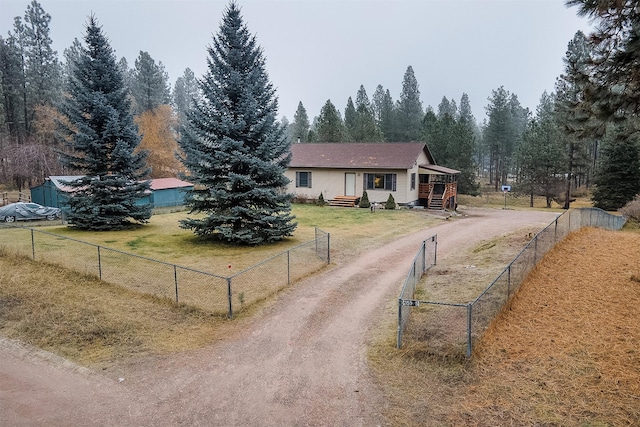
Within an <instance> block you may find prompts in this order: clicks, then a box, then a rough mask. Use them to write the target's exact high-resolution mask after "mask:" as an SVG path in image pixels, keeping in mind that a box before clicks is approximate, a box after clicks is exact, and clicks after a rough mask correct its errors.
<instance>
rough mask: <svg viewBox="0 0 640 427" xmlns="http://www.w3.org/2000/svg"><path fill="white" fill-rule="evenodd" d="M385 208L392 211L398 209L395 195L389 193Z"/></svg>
mask: <svg viewBox="0 0 640 427" xmlns="http://www.w3.org/2000/svg"><path fill="white" fill-rule="evenodd" d="M384 208H385V209H390V210H393V209H395V208H396V200H395V199H394V198H393V194H391V193H389V197H387V201H386V202H385V203H384Z"/></svg>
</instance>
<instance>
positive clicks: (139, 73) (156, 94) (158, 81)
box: [131, 51, 170, 114]
mask: <svg viewBox="0 0 640 427" xmlns="http://www.w3.org/2000/svg"><path fill="white" fill-rule="evenodd" d="M132 77H133V78H132V79H131V80H132V81H131V86H132V87H131V94H132V95H133V100H134V109H135V111H136V113H137V114H141V113H142V112H144V111H152V110H155V109H156V108H158V107H159V106H160V105H163V104H168V103H169V99H170V93H169V85H168V80H169V78H168V76H167V73H166V71H165V70H164V66H163V65H162V62H160V63H158V64H156V61H155V60H154V59H153V58H152V57H151V55H149V53H148V52H143V51H140V55H139V56H138V58H136V63H135V68H134V69H133V76H132Z"/></svg>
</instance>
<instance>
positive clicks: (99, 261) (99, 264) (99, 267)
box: [98, 246, 102, 280]
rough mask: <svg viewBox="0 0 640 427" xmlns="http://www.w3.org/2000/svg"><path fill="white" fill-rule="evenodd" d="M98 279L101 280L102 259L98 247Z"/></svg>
mask: <svg viewBox="0 0 640 427" xmlns="http://www.w3.org/2000/svg"><path fill="white" fill-rule="evenodd" d="M98 277H99V278H100V280H102V257H101V256H100V246H98Z"/></svg>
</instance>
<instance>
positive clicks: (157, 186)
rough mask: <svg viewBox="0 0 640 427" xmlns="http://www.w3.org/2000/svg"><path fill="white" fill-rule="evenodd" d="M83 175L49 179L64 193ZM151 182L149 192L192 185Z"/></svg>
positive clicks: (175, 180) (163, 180)
mask: <svg viewBox="0 0 640 427" xmlns="http://www.w3.org/2000/svg"><path fill="white" fill-rule="evenodd" d="M82 177H83V175H70V176H50V177H49V179H50V180H51V182H52V183H53V185H55V186H56V187H57V188H58V189H60V190H61V191H64V192H70V191H73V188H72V187H70V186H69V185H67V183H68V182H70V181H75V180H77V179H80V178H82ZM150 181H151V190H167V189H169V188H184V187H193V184H191V183H190V182H187V181H182V180H181V179H178V178H156V179H152V180H150Z"/></svg>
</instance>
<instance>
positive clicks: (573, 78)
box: [556, 31, 590, 209]
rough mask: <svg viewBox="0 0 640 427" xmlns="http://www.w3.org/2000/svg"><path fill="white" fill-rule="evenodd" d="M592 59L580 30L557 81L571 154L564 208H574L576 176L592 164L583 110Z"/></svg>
mask: <svg viewBox="0 0 640 427" xmlns="http://www.w3.org/2000/svg"><path fill="white" fill-rule="evenodd" d="M589 60H590V53H589V47H588V45H587V39H586V37H585V35H584V34H583V33H582V32H581V31H578V32H577V33H576V34H575V36H574V37H573V39H572V40H571V41H570V42H569V45H568V48H567V53H566V56H565V58H564V63H565V72H564V73H563V74H562V75H561V76H560V77H559V78H558V80H557V82H556V93H557V103H556V104H557V105H556V109H557V116H558V121H559V123H561V124H562V127H561V129H562V132H563V134H564V141H565V145H566V153H567V156H566V159H567V166H566V168H565V174H566V176H567V179H566V182H565V198H564V206H563V208H564V209H569V207H570V203H571V188H572V184H573V181H574V178H575V176H576V175H577V174H578V171H579V170H580V169H581V168H584V167H586V166H587V165H588V164H589V163H590V162H589V161H588V160H587V152H588V151H587V148H588V145H589V142H588V140H587V138H586V137H585V135H587V134H588V131H587V127H588V126H589V124H588V120H589V113H588V112H586V111H584V109H583V108H582V107H583V104H582V100H583V94H584V91H585V81H586V75H587V74H588V68H587V64H588V63H589Z"/></svg>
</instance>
